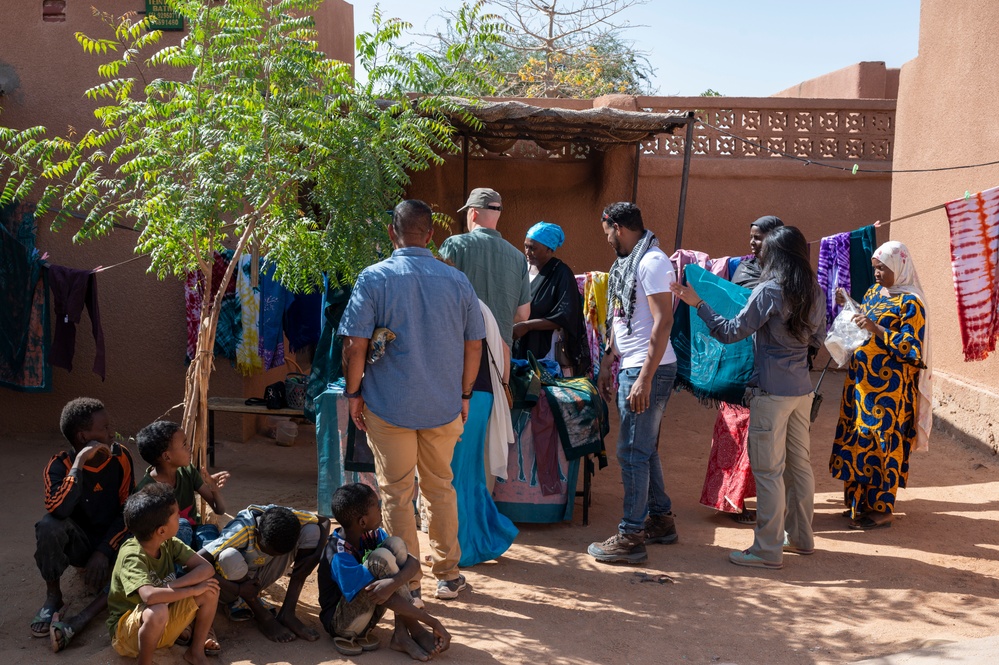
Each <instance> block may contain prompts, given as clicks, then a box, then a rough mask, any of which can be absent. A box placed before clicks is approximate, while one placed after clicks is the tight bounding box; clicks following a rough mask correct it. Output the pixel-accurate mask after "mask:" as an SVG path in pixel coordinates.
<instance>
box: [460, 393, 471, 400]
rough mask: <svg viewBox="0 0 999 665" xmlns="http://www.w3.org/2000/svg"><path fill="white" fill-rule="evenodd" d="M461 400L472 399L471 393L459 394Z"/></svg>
mask: <svg viewBox="0 0 999 665" xmlns="http://www.w3.org/2000/svg"><path fill="white" fill-rule="evenodd" d="M461 398H462V399H472V393H462V394H461Z"/></svg>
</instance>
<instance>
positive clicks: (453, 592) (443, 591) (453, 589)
mask: <svg viewBox="0 0 999 665" xmlns="http://www.w3.org/2000/svg"><path fill="white" fill-rule="evenodd" d="M464 588H465V576H464V575H458V577H457V578H455V579H453V580H437V597H438V598H439V599H441V600H451V599H452V598H457V597H458V592H459V591H461V590H462V589H464Z"/></svg>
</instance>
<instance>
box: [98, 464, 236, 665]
mask: <svg viewBox="0 0 999 665" xmlns="http://www.w3.org/2000/svg"><path fill="white" fill-rule="evenodd" d="M125 524H126V525H127V526H128V528H129V530H130V531H131V532H132V536H133V537H132V538H129V539H128V540H126V541H125V543H124V544H123V545H122V546H121V551H120V552H119V554H118V560H117V561H116V562H115V565H114V574H113V575H112V576H111V593H110V594H109V595H108V624H107V625H108V630H110V631H111V644H112V646H114V649H115V651H117V652H118V653H119V654H121V655H122V656H126V657H129V658H138V662H139V665H149V664H150V663H152V662H153V653H154V652H155V651H156V649H158V648H165V647H170V646H173V644H174V642H176V641H177V638H178V637H179V636H180V634H181V633H182V632H183V631H184V629H185V628H187V626H188V625H190V623H191V621H192V620H193V621H194V629H193V632H192V636H191V643H190V646H188V648H187V651H186V652H184V660H186V661H187V662H189V663H192V664H194V665H204V664H206V663H207V662H208V659H207V658H206V657H205V656H206V652H211V653H212V654H213V655H218V654H219V652H220V651H221V649H220V648H219V644H218V641H217V640H216V639H215V638H214V636H213V635H212V634H211V628H212V621H213V620H214V619H215V610H216V608H217V607H218V601H219V584H218V582H217V581H216V580H215V577H214V572H215V571H214V570H213V568H212V565H211V564H210V563H208V562H207V561H205V560H204V559H202V558H201V557H200V556H198V555H197V554H195V553H194V550H192V549H191V548H190V547H188V546H187V545H185V544H184V543H182V542H180V541H179V540H178V539H177V538H175V537H174V536H176V535H177V529H178V528H179V525H180V511H179V510H178V508H177V499H176V498H175V497H174V495H173V488H172V487H170V486H169V485H164V484H163V483H152V484H151V485H147V486H145V487H144V488H142V489H141V490H139V491H138V492H136V493H135V494H133V495H132V496H131V497H129V499H128V501H127V502H126V503H125ZM177 564H180V565H182V566H184V567H185V568H186V569H187V573H186V574H185V575H184V576H183V577H180V578H178V577H177V576H176V573H175V567H176V565H177Z"/></svg>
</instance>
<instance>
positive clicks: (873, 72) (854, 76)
mask: <svg viewBox="0 0 999 665" xmlns="http://www.w3.org/2000/svg"><path fill="white" fill-rule="evenodd" d="M898 71H899V70H898V69H888V68H886V67H885V63H883V62H858V63H856V64H853V65H850V66H849V67H844V68H843V69H837V70H836V71H834V72H829V73H828V74H823V75H822V76H818V77H816V78H813V79H809V80H807V81H803V82H801V83H799V84H798V85H794V86H791V87H790V88H788V89H786V90H781V91H780V92H778V93H776V94H775V95H773V96H774V97H798V98H823V99H895V98H896V97H897V96H898Z"/></svg>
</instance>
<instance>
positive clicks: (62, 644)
mask: <svg viewBox="0 0 999 665" xmlns="http://www.w3.org/2000/svg"><path fill="white" fill-rule="evenodd" d="M56 631H59V632H58V633H57V632H56ZM74 633H75V631H74V630H73V627H72V626H70V625H69V624H68V623H63V622H62V621H59V613H58V612H56V613H55V614H53V615H52V623H51V624H49V641H50V642H51V644H52V653H59V652H60V651H62V650H63V649H65V648H66V647H68V646H69V643H70V641H71V640H72V639H73V635H74Z"/></svg>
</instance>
